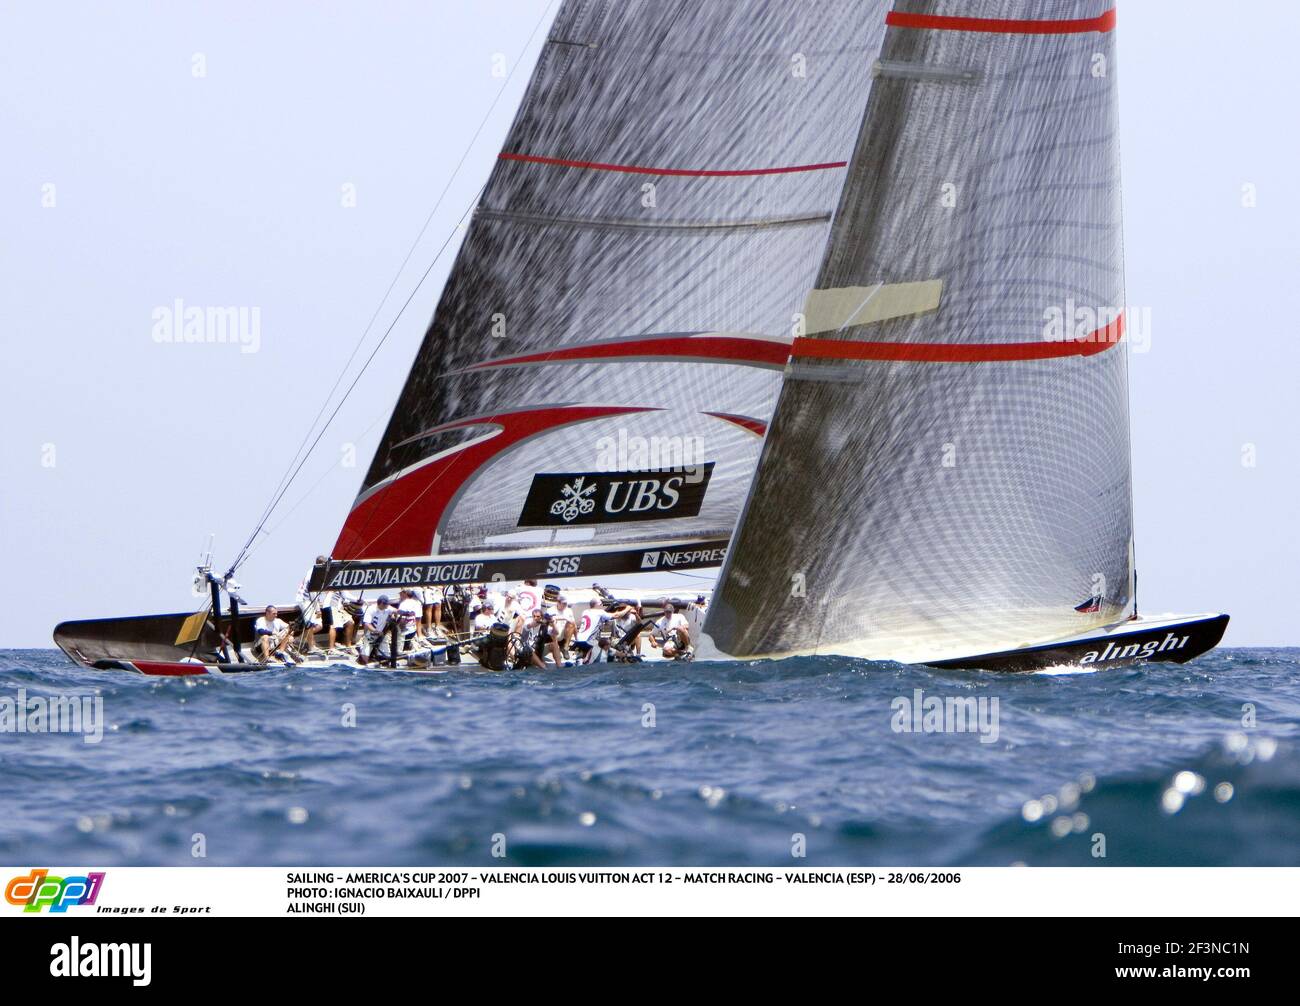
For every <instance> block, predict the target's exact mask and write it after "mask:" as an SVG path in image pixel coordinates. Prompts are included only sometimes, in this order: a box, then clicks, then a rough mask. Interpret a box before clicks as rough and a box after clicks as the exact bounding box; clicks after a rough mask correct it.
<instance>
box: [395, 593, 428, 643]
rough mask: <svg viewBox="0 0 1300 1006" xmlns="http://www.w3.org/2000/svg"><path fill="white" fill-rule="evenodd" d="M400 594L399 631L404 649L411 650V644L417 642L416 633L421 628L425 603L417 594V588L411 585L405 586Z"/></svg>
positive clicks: (398, 609) (398, 607)
mask: <svg viewBox="0 0 1300 1006" xmlns="http://www.w3.org/2000/svg"><path fill="white" fill-rule="evenodd" d="M398 596H399V597H400V598H401V600H400V601H399V602H398V604H397V625H398V631H399V632H400V633H401V634H402V640H403V643H402V649H403V650H409V649H410V648H411V644H412V643H414V642H415V636H416V633H417V632H419V630H420V619H421V617H422V616H423V615H424V605H423V604H422V603H421V602H420V599H419V598H418V597H417V596H416V592H415V590H413V589H411V588H410V587H403V588H402V589H401V590H400V591H399V592H398Z"/></svg>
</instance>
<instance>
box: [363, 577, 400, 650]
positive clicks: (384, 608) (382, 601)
mask: <svg viewBox="0 0 1300 1006" xmlns="http://www.w3.org/2000/svg"><path fill="white" fill-rule="evenodd" d="M394 614H395V612H394V609H393V608H391V607H389V604H388V595H387V594H380V595H379V598H378V599H377V600H376V601H375V603H374V604H372V605H370V606H369V607H368V608H366V612H365V614H364V615H363V616H362V617H361V624H362V627H363V628H364V629H365V632H366V639H365V643H364V645H363V646H362V651H363V652H362V653H360V654H358V656H357V659H358V660H359V661H360V662H361V663H363V664H364V663H366V661H367V659H368V657H375V656H379V657H388V656H391V654H390V653H389V652H388V649H389V647H388V641H387V638H386V634H385V630H386V629H387V628H388V620H389V619H390V618H392V617H393V615H394Z"/></svg>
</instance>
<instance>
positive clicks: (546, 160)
mask: <svg viewBox="0 0 1300 1006" xmlns="http://www.w3.org/2000/svg"><path fill="white" fill-rule="evenodd" d="M497 156H498V158H499V159H500V160H503V161H519V162H522V163H524V164H542V165H546V166H548V167H555V168H583V169H586V170H588V171H617V172H622V173H623V174H629V175H666V176H673V177H686V178H740V177H750V176H755V175H791V174H797V173H799V172H803V171H830V170H832V169H834V168H845V167H848V163H849V162H848V161H828V162H826V163H824V164H793V165H788V166H785V167H776V168H731V169H713V168H651V167H645V166H643V165H639V164H605V163H603V162H600V161H571V160H567V159H565V158H562V157H538V156H536V155H534V154H511V153H507V152H505V151H502V152H501V153H500V154H498V155H497Z"/></svg>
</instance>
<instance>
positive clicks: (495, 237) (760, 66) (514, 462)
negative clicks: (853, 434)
mask: <svg viewBox="0 0 1300 1006" xmlns="http://www.w3.org/2000/svg"><path fill="white" fill-rule="evenodd" d="M887 6H888V5H887V4H886V3H884V2H883V0H879V2H868V3H862V2H860V0H812V2H807V3H788V2H785V0H729V2H727V3H706V4H694V3H691V4H683V3H652V4H622V3H619V4H591V3H585V2H566V3H564V4H563V5H562V7H561V9H560V12H559V14H558V15H557V17H556V20H555V23H554V25H553V26H552V28H551V32H550V36H549V41H548V44H547V46H546V48H545V49H544V51H543V53H542V55H541V58H540V61H539V63H538V66H537V68H536V70H535V72H534V74H533V78H532V81H531V83H530V85H529V88H528V91H527V94H526V95H525V98H524V100H523V103H522V105H521V107H520V110H519V113H518V116H517V118H516V121H515V123H514V126H513V128H512V129H511V131H510V134H509V136H508V138H507V139H506V141H505V144H504V149H503V150H502V152H501V155H500V158H499V159H498V161H497V163H496V166H495V169H494V171H493V173H492V177H491V179H490V181H489V183H488V185H487V188H486V189H485V191H484V194H483V196H482V199H481V202H480V206H479V208H478V210H477V212H476V214H475V216H474V219H473V221H472V223H471V226H470V230H469V233H468V235H467V236H466V240H465V243H464V246H463V248H462V249H461V252H460V254H459V257H458V258H457V261H456V263H455V265H454V267H453V269H452V271H451V275H450V277H449V280H448V282H447V285H446V288H445V289H444V291H443V294H442V298H441V300H440V302H439V304H438V307H437V311H436V313H435V315H434V318H433V320H432V323H431V325H430V327H429V330H428V333H427V334H426V336H425V339H424V342H423V344H422V345H421V347H420V350H419V352H418V354H417V357H416V359H415V361H414V365H413V367H412V369H411V372H410V376H409V378H408V380H407V382H406V385H405V387H404V388H403V390H402V393H401V396H400V398H399V400H398V403H397V407H396V409H395V411H394V413H393V416H392V419H391V420H390V422H389V425H388V428H387V430H386V432H385V433H384V436H383V438H382V440H381V443H380V445H379V448H378V450H377V452H376V454H375V457H374V460H373V462H372V464H371V466H370V468H369V470H368V472H367V474H366V477H365V480H364V483H363V486H362V491H361V493H360V495H359V496H358V498H357V500H356V503H355V504H354V506H353V509H352V511H351V513H350V514H349V515H348V517H347V519H346V521H345V522H344V526H343V529H342V531H341V533H340V535H339V538H338V542H337V544H336V545H335V547H334V549H333V556H332V557H333V558H334V559H335V560H336V561H341V562H345V563H354V564H355V563H376V562H383V561H385V560H396V559H402V560H405V559H413V558H419V557H440V556H459V557H483V556H488V557H499V556H517V555H528V554H533V553H538V554H541V553H549V554H555V553H556V552H557V550H559V549H561V548H563V549H569V550H573V551H575V552H582V553H583V554H588V553H592V552H599V551H601V550H606V551H609V552H611V553H612V552H619V554H623V553H626V554H628V555H630V556H632V559H631V560H629V561H632V560H636V561H639V560H640V556H639V554H638V553H636V551H635V550H636V548H637V547H640V546H643V547H645V548H646V549H648V550H652V549H658V548H659V547H660V546H661V545H664V544H665V543H677V544H682V543H686V544H689V543H691V542H708V543H709V545H710V547H709V548H707V549H702V550H701V551H702V553H703V554H707V555H709V556H716V557H717V558H719V559H720V555H721V553H720V552H719V551H718V550H717V549H716V548H714V547H712V546H714V545H716V543H717V542H718V541H719V540H722V541H723V542H724V543H725V539H726V538H727V537H728V536H729V535H730V534H731V531H732V530H733V528H734V526H735V523H736V520H737V518H738V516H739V513H740V509H741V507H742V505H743V502H744V499H745V494H746V492H747V491H748V488H749V485H750V482H751V480H752V478H753V474H754V471H755V468H756V465H757V462H758V456H759V452H760V449H761V446H762V437H763V433H764V431H765V429H766V425H767V422H768V420H769V419H770V418H771V414H772V409H773V406H774V404H775V401H776V395H777V391H778V388H779V385H780V381H781V373H782V370H783V368H784V367H785V365H786V363H787V361H788V359H789V355H790V347H791V345H792V343H793V341H794V339H795V336H796V335H797V334H799V333H800V331H802V329H801V318H800V316H801V312H802V311H803V310H804V305H805V300H806V297H807V293H808V291H809V289H810V288H811V287H812V285H813V281H814V279H815V277H816V272H817V265H818V262H819V260H820V258H821V255H822V253H823V250H824V248H825V246H826V241H827V238H828V236H829V233H830V220H831V215H832V212H833V210H834V208H835V205H836V203H837V202H838V200H839V197H840V191H841V189H842V187H843V184H844V180H845V177H846V167H847V163H848V161H849V157H850V154H851V152H852V149H853V143H854V138H855V136H856V134H857V130H858V127H859V124H860V122H861V118H862V113H863V110H864V108H865V104H866V98H867V93H868V91H869V90H870V86H871V76H870V73H871V61H872V59H873V58H874V55H875V54H876V53H877V51H878V50H879V46H880V40H881V39H882V38H883V35H884V31H885V26H884V14H885V11H886V9H887ZM678 468H685V469H689V471H688V472H687V475H688V477H689V478H692V479H697V480H699V481H692V482H689V483H688V484H686V485H685V486H683V484H682V483H680V482H677V481H673V478H672V476H673V472H674V471H675V470H676V469H678ZM624 471H626V472H627V473H629V476H628V478H627V479H623V480H619V479H615V478H612V477H610V478H607V477H605V476H606V474H608V473H614V474H617V473H619V472H624ZM564 475H571V476H573V477H574V478H573V479H571V480H570V481H574V480H576V479H577V477H579V476H581V477H582V479H583V480H584V481H583V483H582V484H583V486H584V491H586V490H588V489H591V488H592V487H593V486H596V487H598V495H599V496H600V498H601V500H602V505H603V506H604V507H605V511H603V512H608V514H609V517H610V519H609V520H608V521H605V520H602V519H598V518H599V517H600V515H601V512H600V511H593V513H591V514H587V515H585V517H584V520H583V521H581V522H572V523H567V522H562V521H561V522H554V523H538V522H539V521H541V520H543V519H544V518H545V516H546V514H545V512H544V511H545V508H544V507H543V508H541V509H540V510H539V508H538V507H539V503H538V501H539V499H541V497H540V496H539V495H538V494H539V493H541V492H542V491H543V489H542V488H539V487H549V486H551V485H553V484H555V485H559V484H562V483H564V480H562V479H560V480H559V481H556V480H557V479H559V477H560V476H564ZM634 476H635V477H634ZM539 480H542V481H539ZM564 484H567V483H564ZM629 500H630V501H631V502H629ZM674 501H687V502H688V503H689V505H685V504H683V505H680V506H678V505H675V503H674ZM526 503H527V504H528V506H525V504H526ZM539 515H540V516H539ZM574 572H575V573H577V572H580V571H579V570H575V571H574Z"/></svg>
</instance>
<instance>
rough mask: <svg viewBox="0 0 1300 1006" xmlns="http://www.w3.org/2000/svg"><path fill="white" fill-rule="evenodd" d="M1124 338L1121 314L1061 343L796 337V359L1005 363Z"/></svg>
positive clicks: (1096, 347) (1093, 351)
mask: <svg viewBox="0 0 1300 1006" xmlns="http://www.w3.org/2000/svg"><path fill="white" fill-rule="evenodd" d="M1123 338H1124V315H1122V314H1121V315H1120V316H1119V317H1118V318H1116V319H1115V320H1114V321H1112V322H1111V323H1110V324H1109V325H1107V326H1106V327H1105V328H1099V329H1097V331H1095V332H1093V333H1092V334H1091V335H1088V336H1085V337H1084V338H1082V339H1067V340H1062V341H1060V342H1003V343H972V344H962V343H924V342H858V341H853V340H840V339H796V340H795V342H794V348H793V350H792V351H791V356H792V357H793V358H794V359H796V360H896V361H900V362H904V363H1005V362H1012V361H1021V360H1054V359H1060V358H1063V357H1070V356H1096V355H1097V354H1098V353H1104V352H1105V351H1106V350H1108V349H1110V348H1111V347H1112V346H1115V345H1118V344H1119V342H1120V341H1121V340H1122V339H1123Z"/></svg>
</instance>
